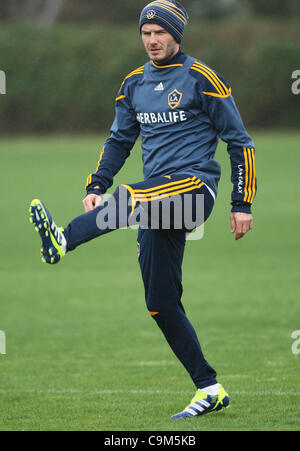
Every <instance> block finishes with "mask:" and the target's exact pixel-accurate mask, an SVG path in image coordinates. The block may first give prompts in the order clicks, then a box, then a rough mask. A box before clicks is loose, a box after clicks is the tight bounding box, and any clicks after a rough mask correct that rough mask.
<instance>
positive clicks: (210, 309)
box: [0, 132, 300, 431]
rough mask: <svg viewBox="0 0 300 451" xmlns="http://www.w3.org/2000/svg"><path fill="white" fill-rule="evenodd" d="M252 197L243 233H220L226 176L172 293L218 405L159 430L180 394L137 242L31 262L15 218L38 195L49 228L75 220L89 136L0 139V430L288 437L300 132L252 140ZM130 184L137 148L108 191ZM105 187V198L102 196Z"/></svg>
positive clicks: (126, 237)
mask: <svg viewBox="0 0 300 451" xmlns="http://www.w3.org/2000/svg"><path fill="white" fill-rule="evenodd" d="M252 136H253V138H254V140H255V143H256V147H257V156H256V161H257V173H258V183H259V191H258V195H257V199H256V203H255V208H254V209H253V211H254V218H255V223H254V230H253V231H252V232H250V233H249V234H248V235H247V236H246V237H245V238H244V239H243V240H240V241H237V242H236V241H234V239H233V236H232V235H231V233H230V225H229V211H230V210H229V208H230V205H229V202H230V192H231V183H230V167H229V158H228V155H227V152H226V148H225V146H224V145H223V144H220V146H219V148H218V151H217V159H218V161H219V162H220V163H221V165H222V169H223V177H222V180H221V183H220V194H219V197H218V201H217V204H216V207H215V210H214V213H213V215H212V216H211V218H210V219H209V221H208V222H207V224H206V227H205V235H204V238H203V239H202V240H200V241H190V242H188V244H187V247H186V256H185V261H184V278H183V283H184V297H183V303H184V305H185V307H186V310H187V314H188V316H189V317H190V319H191V321H192V323H193V325H194V326H195V328H196V330H197V332H198V334H199V338H200V341H201V343H202V346H203V349H204V352H205V355H206V357H207V359H208V360H209V361H210V363H211V364H212V365H213V366H214V367H215V368H216V369H217V371H218V375H219V380H220V382H221V383H222V384H223V385H224V386H225V388H226V389H227V391H228V392H229V394H230V396H231V408H230V409H228V410H225V411H222V412H220V413H216V414H211V415H207V416H205V417H202V418H197V419H193V420H186V421H179V422H178V421H177V422H175V421H174V420H171V418H170V416H171V415H172V414H174V413H176V412H178V411H179V410H181V409H182V408H184V407H185V406H186V404H187V403H188V402H189V401H190V399H191V397H192V396H193V395H194V386H193V384H192V382H191V380H190V378H189V376H188V375H187V373H186V372H185V370H184V369H183V368H182V367H181V366H180V364H179V363H178V362H177V360H176V359H175V357H174V356H173V354H172V353H171V351H170V350H169V347H168V346H167V344H166V343H165V341H164V339H163V336H162V334H161V332H160V331H159V329H158V328H157V326H156V324H155V322H154V321H153V320H152V319H151V317H150V316H149V314H148V312H147V310H146V307H145V301H144V292H143V286H142V282H141V277H140V273H139V267H138V262H137V250H136V231H134V230H120V231H116V232H114V233H111V234H108V235H105V236H104V237H102V238H100V239H98V240H96V241H94V242H90V243H88V244H86V245H85V246H82V247H81V248H79V249H77V250H76V251H75V252H74V253H73V254H70V255H69V256H67V257H66V258H65V259H64V260H63V261H62V262H61V263H60V264H59V265H57V266H53V267H52V266H49V265H42V263H41V261H40V255H39V250H40V240H39V237H38V235H37V234H36V233H35V232H34V231H33V229H32V226H31V225H30V223H29V221H28V207H29V204H30V201H31V200H32V199H33V198H34V197H40V198H41V199H43V200H44V201H45V203H46V204H47V205H48V206H49V209H50V211H51V212H53V214H54V217H55V220H56V222H57V223H58V224H60V225H66V224H67V223H68V222H69V220H71V219H72V218H73V217H75V216H77V215H79V214H81V213H82V204H81V200H82V198H83V196H84V189H83V187H84V184H85V180H86V176H87V175H88V173H89V172H90V171H91V170H93V169H94V168H95V166H96V164H97V160H98V152H99V151H100V149H101V146H102V144H103V140H104V138H103V137H53V138H16V139H8V138H7V139H4V138H1V139H0V159H1V160H0V161H1V179H0V180H1V181H0V183H1V205H0V208H1V236H0V245H1V247H0V248H1V260H0V287H1V292H0V293H1V302H0V330H2V331H4V332H5V334H6V340H7V349H6V355H0V369H1V371H0V430H102V431H134V430H136V431H138V430H145V431H147V430H148V431H163V430H164V431H180V430H182V431H199V430H200V431H202V430H300V420H299V418H300V378H299V374H300V355H294V354H293V353H292V344H293V340H292V338H291V334H292V332H293V331H295V330H299V329H300V304H299V299H300V288H299V287H300V285H299V268H300V261H299V260H300V252H299V250H300V249H299V223H300V213H299V202H298V200H299V197H300V184H299V175H298V172H299V167H300V152H299V140H300V134H296V133H289V132H286V133H273V132H272V133H271V132H269V133H261V132H260V133H252ZM141 179H142V171H141V158H140V148H139V146H136V147H135V149H134V150H133V155H132V156H131V158H130V159H129V160H128V161H127V164H126V165H125V167H124V168H123V169H122V171H121V173H120V174H119V175H118V177H117V178H116V183H121V182H122V183H126V182H136V181H139V180H141ZM111 191H112V190H111Z"/></svg>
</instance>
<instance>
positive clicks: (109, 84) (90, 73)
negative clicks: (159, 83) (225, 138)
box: [0, 20, 300, 134]
mask: <svg viewBox="0 0 300 451" xmlns="http://www.w3.org/2000/svg"><path fill="white" fill-rule="evenodd" d="M298 30H299V22H298V21H297V20H295V21H280V22H274V21H272V22H270V21H255V22H251V23H248V22H232V21H225V22H224V21H222V22H206V23H202V22H196V23H195V22H194V23H192V24H191V25H189V28H187V29H186V36H185V39H184V41H183V50H184V51H186V52H187V53H189V54H191V55H193V56H195V57H198V58H200V59H201V60H202V61H205V62H206V63H207V64H209V65H211V66H212V67H213V68H214V69H216V70H217V71H218V72H219V73H221V74H223V75H224V76H225V78H226V79H227V80H229V81H230V83H231V85H232V89H233V94H234V97H235V99H236V102H237V104H238V106H239V108H240V110H241V113H242V115H243V118H244V121H245V122H246V123H247V126H251V127H281V126H284V127H286V126H290V127H297V126H299V102H300V96H295V95H293V94H292V92H291V84H292V79H291V76H292V72H293V71H295V70H297V69H300V61H299V54H300V37H299V33H298ZM146 60H147V57H146V55H145V52H144V49H143V46H142V43H141V41H140V37H139V32H138V28H137V26H136V24H135V25H132V26H130V27H120V26H114V25H110V26H108V25H99V26H97V25H93V26H84V25H58V26H55V27H53V28H41V27H38V26H33V25H23V26H17V25H5V26H2V27H1V29H0V70H3V71H5V73H6V78H7V86H6V91H7V93H6V95H1V96H0V132H1V133H2V134H16V133H46V132H47V133H48V132H100V131H104V130H107V128H108V127H110V125H111V122H112V119H113V114H114V98H115V96H116V94H117V91H118V90H119V87H120V84H121V82H122V79H123V78H124V77H125V76H126V75H127V74H128V73H129V72H130V71H132V70H133V69H135V68H137V67H139V66H140V65H142V64H144V62H145V61H146Z"/></svg>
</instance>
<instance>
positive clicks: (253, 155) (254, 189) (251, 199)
mask: <svg viewBox="0 0 300 451" xmlns="http://www.w3.org/2000/svg"><path fill="white" fill-rule="evenodd" d="M251 156H252V167H253V176H252V196H251V198H250V203H251V204H252V202H253V200H254V196H255V191H256V172H255V151H254V149H251Z"/></svg>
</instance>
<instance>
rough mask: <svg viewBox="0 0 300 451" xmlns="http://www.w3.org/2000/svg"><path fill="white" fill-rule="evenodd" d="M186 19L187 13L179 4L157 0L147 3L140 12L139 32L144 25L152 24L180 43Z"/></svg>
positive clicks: (166, 0)
mask: <svg viewBox="0 0 300 451" xmlns="http://www.w3.org/2000/svg"><path fill="white" fill-rule="evenodd" d="M188 19H189V16H188V13H187V12H186V10H185V8H184V7H183V6H182V5H181V4H180V3H179V2H175V1H171V0H170V1H169V0H157V1H154V2H151V3H149V5H147V6H146V7H145V8H144V9H143V11H142V12H141V17H140V31H141V30H142V26H143V25H144V24H145V23H150V24H151V23H154V24H156V25H160V26H161V27H163V28H164V29H165V30H167V31H168V32H169V33H171V35H173V36H174V38H175V39H176V41H177V42H179V43H181V40H182V38H183V34H184V27H185V25H186V24H187V22H188Z"/></svg>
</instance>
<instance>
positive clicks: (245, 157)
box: [243, 147, 249, 202]
mask: <svg viewBox="0 0 300 451" xmlns="http://www.w3.org/2000/svg"><path fill="white" fill-rule="evenodd" d="M243 151H244V160H245V187H244V193H245V196H244V202H247V198H248V180H249V165H248V156H247V149H246V147H244V148H243Z"/></svg>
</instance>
